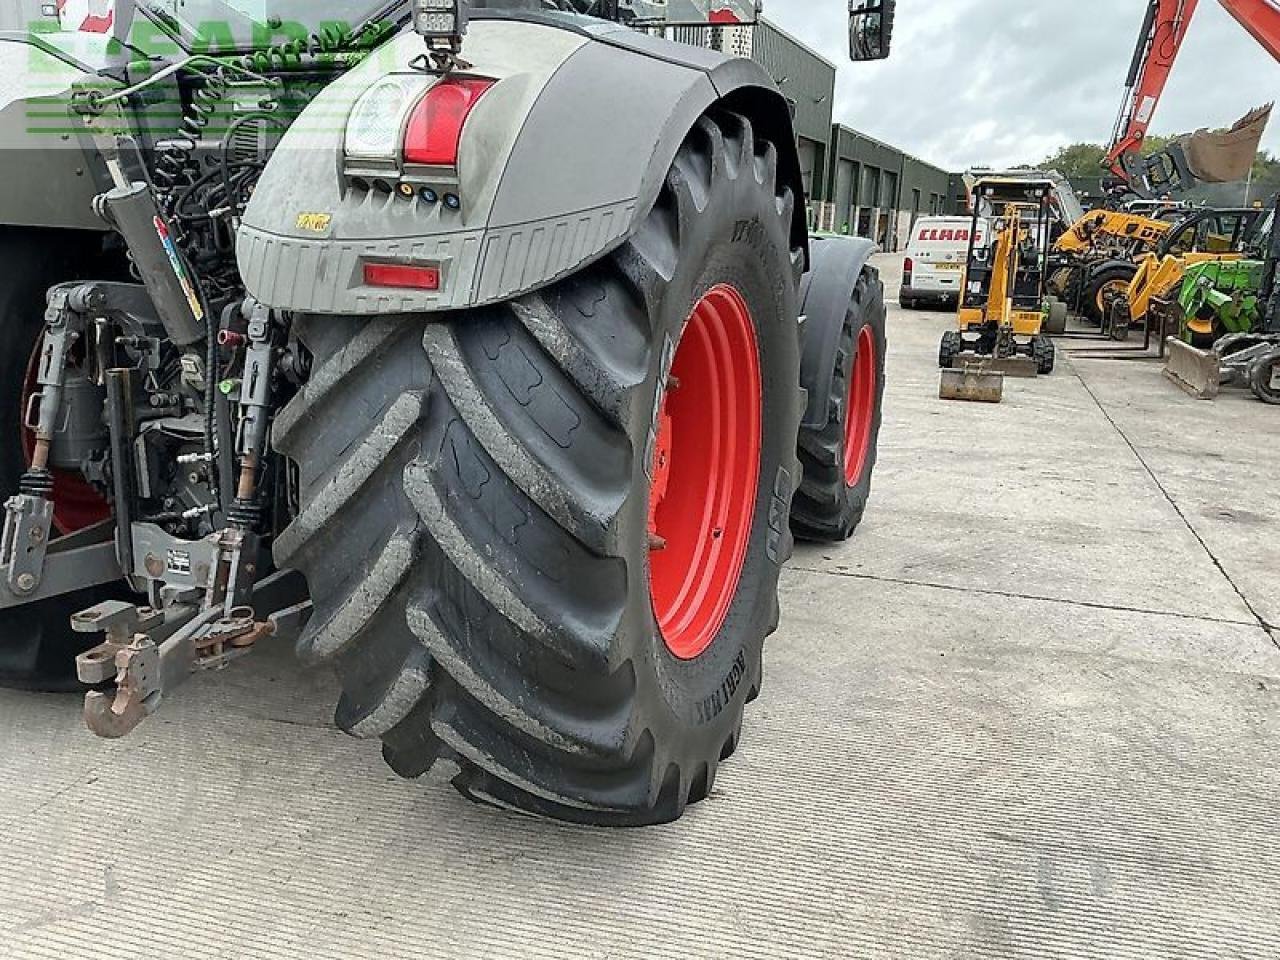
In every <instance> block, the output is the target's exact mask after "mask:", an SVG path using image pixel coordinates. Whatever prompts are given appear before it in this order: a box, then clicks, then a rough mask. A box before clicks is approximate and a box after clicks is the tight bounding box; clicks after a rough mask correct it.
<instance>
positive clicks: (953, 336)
mask: <svg viewBox="0 0 1280 960" xmlns="http://www.w3.org/2000/svg"><path fill="white" fill-rule="evenodd" d="M962 353H964V337H963V336H961V335H960V331H959V330H948V331H947V332H946V333H944V334H943V335H942V343H941V344H940V345H939V346H938V366H939V367H941V368H942V369H943V370H950V369H951V368H952V367H953V366H954V365H955V362H956V357H958V356H960V354H962Z"/></svg>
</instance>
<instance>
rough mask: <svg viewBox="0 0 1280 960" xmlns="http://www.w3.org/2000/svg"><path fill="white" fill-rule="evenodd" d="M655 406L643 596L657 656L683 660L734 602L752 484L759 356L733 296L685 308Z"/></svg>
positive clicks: (756, 473) (746, 316)
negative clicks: (665, 653)
mask: <svg viewBox="0 0 1280 960" xmlns="http://www.w3.org/2000/svg"><path fill="white" fill-rule="evenodd" d="M661 404H662V405H661V408H660V410H659V414H658V431H657V442H656V444H655V449H654V454H653V469H652V483H651V486H650V492H649V537H650V551H649V596H650V600H651V601H652V603H653V612H654V616H655V618H656V619H657V622H658V630H659V632H660V633H661V635H662V639H663V642H664V643H665V644H666V646H667V649H668V650H670V651H671V653H672V654H673V655H674V656H676V657H678V658H680V659H682V660H693V659H695V658H696V657H698V656H700V655H701V654H702V653H704V652H705V651H706V650H707V648H708V647H710V646H711V644H712V642H713V641H714V640H715V638H716V635H717V634H718V633H719V632H720V628H721V627H722V626H723V625H724V621H725V618H726V617H727V616H728V614H729V608H730V607H731V606H732V605H733V598H734V596H735V595H736V594H737V592H738V584H739V582H740V581H741V579H742V568H743V565H744V563H745V561H746V556H747V547H748V545H749V544H750V541H751V526H752V518H753V517H754V515H755V505H756V494H757V492H758V490H759V481H760V448H761V432H760V431H761V420H762V416H763V415H762V406H763V388H762V385H761V378H760V353H759V348H758V345H757V343H756V331H755V324H754V323H753V322H752V319H751V311H750V310H749V309H748V307H747V304H746V301H745V300H743V299H742V294H740V293H739V292H738V291H737V290H735V289H734V288H733V287H730V286H727V285H723V284H722V285H720V286H716V287H713V288H712V289H711V290H709V291H708V292H707V294H706V295H705V296H704V297H703V298H702V299H701V300H699V301H698V303H697V305H696V306H695V307H694V308H693V312H692V313H691V314H690V315H689V321H688V323H687V324H686V325H685V329H684V333H683V334H682V336H681V337H680V343H679V345H678V346H677V348H676V353H675V357H674V359H673V361H672V364H671V376H670V378H669V379H668V382H667V384H666V388H665V389H664V390H663V392H662V400H661Z"/></svg>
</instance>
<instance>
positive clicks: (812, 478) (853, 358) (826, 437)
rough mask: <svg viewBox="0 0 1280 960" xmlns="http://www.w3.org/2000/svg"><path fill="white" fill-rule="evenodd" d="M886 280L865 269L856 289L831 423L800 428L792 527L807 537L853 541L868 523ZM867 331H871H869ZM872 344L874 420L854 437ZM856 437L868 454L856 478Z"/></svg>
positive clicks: (834, 389) (838, 359)
mask: <svg viewBox="0 0 1280 960" xmlns="http://www.w3.org/2000/svg"><path fill="white" fill-rule="evenodd" d="M885 313H886V311H885V303H884V284H883V283H881V281H880V272H879V271H878V270H876V269H875V267H864V268H863V270H862V274H861V275H860V276H859V277H858V283H857V286H856V287H854V290H853V298H852V299H851V300H850V302H849V309H848V311H847V312H846V313H845V318H844V327H843V329H842V330H841V331H840V349H839V351H837V353H836V370H835V376H834V377H833V378H832V381H831V395H830V396H829V397H828V399H827V424H826V426H825V427H823V428H822V429H821V430H813V429H805V428H803V427H802V428H801V430H800V443H799V448H800V467H801V476H802V478H803V479H802V482H801V484H800V489H799V491H798V492H797V493H796V499H795V503H794V504H793V505H792V508H791V529H792V531H793V532H794V533H795V535H796V536H797V537H798V538H800V539H801V540H809V541H814V542H819V543H838V542H840V541H843V540H848V539H849V538H850V537H851V536H853V533H854V531H855V530H857V529H858V525H859V524H860V523H862V517H863V514H864V513H865V512H866V509H867V500H868V499H869V498H870V496H871V479H872V475H873V474H874V473H875V468H876V456H877V447H878V445H879V441H880V421H881V413H882V408H883V404H884V365H885V352H886V341H885V318H886V317H885ZM864 330H866V331H867V332H866V334H865V335H864V334H863V331H864ZM865 343H870V344H871V345H872V348H873V353H874V357H873V359H872V360H871V361H870V363H871V364H872V365H873V366H874V371H875V373H874V376H875V383H874V387H873V388H872V389H873V392H874V398H875V405H874V409H873V410H872V411H871V413H870V419H869V421H867V420H863V421H861V424H862V429H864V430H869V433H868V434H867V435H866V437H865V440H864V439H863V437H862V434H861V433H859V435H858V437H857V438H856V439H855V438H851V437H850V435H849V430H848V429H847V427H848V425H849V418H850V416H854V417H856V416H858V415H859V413H860V411H858V410H855V409H853V404H852V403H851V400H850V398H851V390H850V387H851V380H852V378H854V376H855V371H856V370H857V369H858V359H859V350H858V347H859V344H865ZM851 439H853V440H854V442H865V443H866V444H867V446H866V453H865V455H864V456H862V457H861V459H860V462H859V463H858V464H857V466H858V467H859V469H857V470H856V476H854V477H853V478H852V479H850V478H849V477H848V476H847V472H846V470H845V458H846V455H847V449H846V448H847V447H848V444H849V443H850V441H851Z"/></svg>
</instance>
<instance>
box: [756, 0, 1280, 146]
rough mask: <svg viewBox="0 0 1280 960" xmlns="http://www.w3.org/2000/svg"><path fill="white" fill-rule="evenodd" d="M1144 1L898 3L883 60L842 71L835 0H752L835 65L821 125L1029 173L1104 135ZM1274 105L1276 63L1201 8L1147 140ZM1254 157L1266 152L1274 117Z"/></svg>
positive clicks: (1278, 82) (1275, 137)
mask: <svg viewBox="0 0 1280 960" xmlns="http://www.w3.org/2000/svg"><path fill="white" fill-rule="evenodd" d="M1146 8H1147V4H1146V0H899V2H898V15H897V25H896V28H895V34H894V45H893V56H892V58H891V59H890V60H888V61H885V62H883V63H851V62H849V57H848V41H847V29H846V24H847V16H848V13H847V11H848V4H847V2H846V0H765V5H764V14H765V17H766V18H767V19H769V20H772V21H773V22H774V23H776V24H778V25H779V26H780V27H782V28H783V29H784V30H786V31H787V32H788V33H790V34H792V35H793V36H795V37H796V38H797V39H799V40H802V41H804V42H805V43H806V44H808V45H809V46H811V47H813V48H814V49H816V50H818V51H819V52H820V53H822V54H823V55H824V56H825V57H826V58H827V59H828V60H831V61H832V62H834V63H835V64H836V65H837V67H838V68H839V69H838V74H837V79H836V102H835V119H836V121H837V122H840V123H844V124H846V125H848V126H851V127H853V128H855V129H857V130H860V131H861V132H863V133H866V134H869V135H870V136H873V137H876V138H877V139H880V140H884V141H886V142H888V143H891V144H893V145H894V146H897V147H900V148H902V149H904V150H906V151H907V152H908V153H911V154H914V155H915V156H918V157H920V158H921V159H923V160H926V161H928V162H930V163H934V164H937V165H938V166H941V167H944V168H946V169H948V170H964V169H967V168H969V167H971V166H982V165H991V166H1004V165H1013V164H1019V163H1038V162H1040V161H1041V160H1044V159H1045V158H1046V157H1048V156H1050V155H1052V154H1053V153H1054V152H1056V151H1057V150H1058V149H1059V148H1060V147H1063V146H1066V145H1067V144H1070V143H1078V142H1082V141H1087V142H1093V143H1106V142H1107V141H1109V140H1110V138H1111V131H1112V128H1113V126H1114V124H1115V120H1116V115H1117V114H1118V113H1119V110H1120V104H1121V101H1122V100H1123V94H1124V81H1125V75H1126V74H1127V73H1128V70H1129V62H1130V59H1131V58H1132V56H1133V49H1134V46H1135V45H1136V44H1137V41H1138V30H1139V28H1140V27H1141V26H1142V18H1143V14H1144V13H1145V11H1146ZM1274 99H1280V64H1277V63H1276V61H1275V60H1273V59H1272V57H1271V55H1270V54H1268V53H1267V52H1266V51H1265V50H1264V49H1263V48H1262V47H1261V46H1259V45H1258V44H1257V43H1256V42H1255V41H1254V40H1253V39H1252V38H1251V37H1250V36H1249V35H1248V34H1247V33H1245V32H1244V30H1243V29H1242V28H1241V27H1240V26H1239V24H1237V23H1236V21H1235V20H1234V19H1232V18H1231V16H1230V15H1228V14H1227V13H1226V12H1225V11H1224V10H1223V9H1222V8H1221V7H1220V6H1218V4H1217V3H1216V2H1215V0H1201V3H1200V7H1199V11H1198V12H1197V14H1196V19H1195V21H1194V22H1193V23H1192V25H1191V30H1190V35H1189V37H1188V39H1187V42H1186V43H1185V44H1184V45H1183V49H1182V54H1181V57H1180V58H1179V61H1178V63H1177V65H1176V66H1175V67H1174V71H1173V75H1172V77H1171V78H1170V81H1169V86H1168V87H1167V89H1166V92H1165V96H1164V99H1163V100H1162V101H1161V104H1160V110H1159V113H1158V114H1157V116H1156V119H1155V123H1154V124H1153V125H1152V132H1153V133H1158V134H1174V133H1187V132H1190V131H1192V130H1196V129H1199V128H1201V127H1224V126H1228V125H1230V124H1231V123H1234V122H1235V121H1236V120H1237V119H1239V118H1240V117H1241V116H1243V115H1244V114H1245V113H1246V112H1247V111H1248V110H1249V109H1251V108H1252V107H1255V106H1259V105H1261V104H1263V103H1267V102H1269V101H1271V100H1274ZM1262 146H1263V148H1264V149H1267V150H1270V151H1272V152H1274V153H1280V116H1277V117H1276V118H1275V119H1274V120H1272V123H1271V127H1270V129H1269V130H1268V132H1267V135H1266V137H1265V138H1264V139H1263V143H1262Z"/></svg>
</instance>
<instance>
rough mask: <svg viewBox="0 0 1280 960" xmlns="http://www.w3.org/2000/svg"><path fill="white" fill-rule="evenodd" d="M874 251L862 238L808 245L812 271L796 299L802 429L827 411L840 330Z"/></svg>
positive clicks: (822, 421)
mask: <svg viewBox="0 0 1280 960" xmlns="http://www.w3.org/2000/svg"><path fill="white" fill-rule="evenodd" d="M877 249H878V248H877V247H876V245H875V243H874V242H872V241H871V240H867V239H865V238H863V237H826V238H823V239H815V240H814V241H813V247H812V255H811V269H810V271H809V273H808V275H807V276H806V277H805V281H804V289H803V290H802V291H801V296H802V300H803V304H804V306H802V307H801V309H800V312H801V313H802V314H803V315H804V318H805V323H804V344H803V348H802V351H801V354H800V384H801V386H803V387H804V388H805V389H806V390H808V391H809V403H808V406H807V407H806V408H805V412H804V420H803V422H802V426H804V427H806V428H809V429H815V430H820V429H822V428H823V427H825V426H826V425H827V417H828V416H829V415H830V412H829V411H828V409H827V400H828V398H829V397H830V396H831V380H832V378H833V377H835V373H836V352H837V351H838V350H839V349H840V331H841V329H842V328H843V327H844V318H845V315H846V314H848V312H849V303H850V301H851V300H852V299H853V288H854V287H856V286H857V285H858V277H859V275H861V273H862V268H863V267H865V266H866V265H867V261H868V260H869V259H870V258H871V255H872V254H873V253H875V252H876V250H877Z"/></svg>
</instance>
